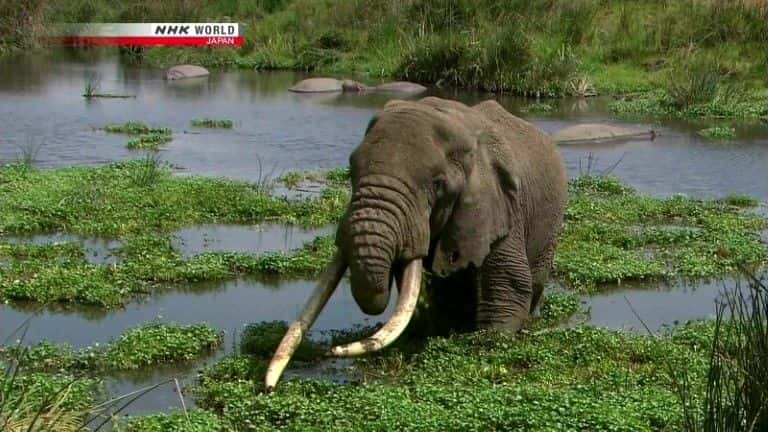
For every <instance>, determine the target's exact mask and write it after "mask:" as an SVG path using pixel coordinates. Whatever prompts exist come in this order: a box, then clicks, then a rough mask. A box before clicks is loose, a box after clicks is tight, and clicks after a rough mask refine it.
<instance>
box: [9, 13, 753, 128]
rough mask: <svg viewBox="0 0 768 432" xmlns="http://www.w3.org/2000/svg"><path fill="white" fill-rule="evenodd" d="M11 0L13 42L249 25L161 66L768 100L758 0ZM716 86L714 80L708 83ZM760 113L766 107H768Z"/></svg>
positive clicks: (741, 110)
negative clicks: (119, 27)
mask: <svg viewBox="0 0 768 432" xmlns="http://www.w3.org/2000/svg"><path fill="white" fill-rule="evenodd" d="M6 3H8V4H7V5H4V6H0V10H6V12H7V13H6V14H0V16H5V17H6V18H5V19H4V20H3V21H2V22H0V29H2V30H0V35H2V40H3V43H2V44H0V46H2V47H4V50H6V51H9V50H12V49H14V48H22V47H24V48H26V47H29V46H33V45H35V44H36V41H37V39H36V38H35V36H36V35H38V36H39V34H41V32H42V28H43V26H42V25H41V23H45V22H57V21H67V22H93V21H105V22H120V21H129V22H132V21H147V20H149V21H152V20H154V21H155V22H158V21H159V22H162V21H169V20H170V21H179V20H186V21H187V22H189V21H195V20H202V21H206V19H207V18H211V17H217V18H223V17H227V19H231V20H236V21H238V22H240V23H241V24H242V25H243V26H242V31H243V33H244V36H245V44H244V45H243V46H242V47H241V48H238V49H228V48H212V49H208V50H201V49H199V48H195V49H175V48H171V49H169V48H158V49H151V50H148V51H146V52H144V53H142V54H141V55H140V56H139V59H141V60H143V61H144V62H145V63H147V64H149V65H155V66H167V65H171V64H174V63H196V64H201V65H204V66H208V67H236V68H248V69H252V68H256V69H297V70H309V71H317V72H323V73H344V74H357V75H362V76H363V77H366V76H367V77H368V79H370V80H378V79H382V78H393V79H407V80H412V81H418V82H422V83H427V84H438V85H445V86H460V87H470V88H478V89H483V90H489V91H503V92H514V93H520V94H526V95H535V96H563V95H589V94H594V93H595V92H597V93H602V94H625V93H636V92H647V91H648V90H652V89H658V92H656V93H650V94H649V95H648V97H646V98H641V99H640V100H642V101H644V102H634V103H631V104H628V103H625V104H623V105H620V106H618V107H617V110H619V111H622V112H624V113H627V112H633V113H641V114H649V107H648V104H649V103H651V102H648V100H649V98H650V100H652V105H653V106H654V109H653V110H652V112H654V113H657V112H659V111H663V112H664V113H665V114H667V113H674V114H684V115H705V114H723V113H724V112H725V113H728V112H731V111H732V109H738V112H737V116H744V115H753V114H755V109H754V108H755V106H757V105H754V104H752V105H750V106H749V107H744V106H740V105H739V104H735V103H730V104H728V103H726V105H730V108H729V109H728V110H717V109H715V110H711V109H710V110H704V111H702V109H701V107H702V106H707V105H716V106H719V105H721V104H722V103H723V102H722V101H723V100H724V98H725V97H726V95H736V96H735V97H734V98H735V99H737V100H741V99H745V98H751V99H756V100H758V101H762V102H765V101H766V99H768V98H767V97H766V95H765V93H764V92H763V91H762V90H764V89H765V88H766V75H765V73H764V71H765V68H766V65H768V53H766V50H765V49H763V47H764V46H765V43H766V42H768V32H766V30H765V20H766V18H768V6H766V5H765V3H764V2H757V1H749V0H735V1H729V2H725V1H720V0H681V1H678V0H675V1H672V0H652V1H646V2H635V1H629V0H621V1H612V2H607V1H604V0H577V1H568V0H555V1H549V2H537V3H535V4H530V3H529V2H524V1H512V2H503V1H499V0H484V1H480V2H473V1H468V0H416V1H409V2H401V1H393V2H377V1H373V0H353V1H347V0H325V1H322V2H316V1H314V0H237V1H224V0H218V1H211V2H204V1H201V0H193V1H188V0H185V1H181V0H171V1H167V2H162V3H156V2H152V1H146V0H141V1H138V2H133V3H130V4H115V3H113V2H108V1H106V0H79V1H74V2H69V1H67V2H64V1H52V2H32V3H30V4H29V5H28V6H25V7H24V8H19V7H16V6H14V4H13V2H6ZM34 24H37V25H36V26H35V25H34ZM19 28H24V31H23V32H19V31H18V29H19ZM30 29H31V31H28V30H30ZM134 55H135V53H134ZM704 88H709V89H710V90H709V91H707V92H703V93H702V92H701V90H702V89H704ZM693 99H698V100H693ZM669 100H671V101H672V104H671V105H670V104H668V103H667V102H668V101H669ZM681 103H683V105H680V104H681ZM712 111H714V112H712ZM757 111H758V112H757V114H760V115H765V114H766V112H765V108H764V107H763V109H758V110H757Z"/></svg>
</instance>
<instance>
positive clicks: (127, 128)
mask: <svg viewBox="0 0 768 432" xmlns="http://www.w3.org/2000/svg"><path fill="white" fill-rule="evenodd" d="M102 129H103V130H104V131H105V132H109V133H122V134H130V135H138V134H163V135H168V134H170V133H171V129H170V128H165V127H159V126H149V125H147V124H145V123H141V122H127V123H121V124H113V123H110V124H108V125H106V126H104V127H103V128H102Z"/></svg>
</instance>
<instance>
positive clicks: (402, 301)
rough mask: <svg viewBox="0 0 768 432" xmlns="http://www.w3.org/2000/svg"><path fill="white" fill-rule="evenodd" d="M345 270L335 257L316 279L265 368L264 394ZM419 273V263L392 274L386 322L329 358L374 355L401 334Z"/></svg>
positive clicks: (414, 297)
mask: <svg viewBox="0 0 768 432" xmlns="http://www.w3.org/2000/svg"><path fill="white" fill-rule="evenodd" d="M400 267H401V266H400V265H394V266H393V268H392V270H393V271H391V272H390V274H392V273H395V272H396V271H397V270H398V269H399V268H400ZM346 269H347V262H346V261H345V260H344V259H343V258H342V255H341V254H339V253H337V254H336V256H335V257H334V258H333V261H331V263H330V264H329V265H328V267H327V268H326V269H325V272H324V273H323V274H322V276H321V277H320V280H319V281H318V284H317V287H316V288H315V290H314V292H313V293H312V294H311V295H310V297H309V299H308V300H307V303H306V305H305V306H304V309H303V310H302V312H301V313H300V314H299V317H298V318H297V319H296V320H295V321H294V322H293V323H292V324H291V326H290V327H289V328H288V331H287V332H286V333H285V336H283V339H282V341H280V345H279V346H278V347H277V350H276V351H275V354H274V355H273V357H272V361H270V363H269V366H268V367H267V373H266V377H265V379H264V384H265V388H266V390H267V391H271V390H272V389H274V387H275V385H276V384H277V381H278V380H279V379H280V375H282V373H283V370H284V369H285V367H286V366H287V364H288V361H290V359H291V356H292V355H293V352H294V351H295V350H296V348H297V347H298V346H299V344H300V343H301V339H302V337H303V336H304V334H305V333H306V332H307V331H308V330H309V328H310V327H311V326H312V324H313V323H314V321H315V319H316V318H317V316H318V315H319V314H320V311H321V310H322V309H323V307H324V306H325V304H326V303H327V302H328V299H329V298H330V297H331V294H333V291H334V290H335V289H336V286H337V285H338V284H339V281H340V280H341V278H342V276H343V275H344V272H345V271H346ZM421 273H422V262H421V259H414V260H411V261H409V262H407V263H406V264H405V265H404V266H403V270H402V273H395V274H400V277H399V278H398V282H399V283H398V288H399V296H398V299H397V305H396V306H395V311H394V312H393V313H392V316H391V317H390V318H389V320H388V321H387V322H386V323H385V324H384V325H383V326H382V327H381V328H380V329H379V330H378V331H376V332H375V333H374V334H373V335H371V336H369V337H367V338H365V339H362V340H360V341H357V342H352V343H348V344H345V345H339V346H335V347H333V348H331V350H330V351H329V355H332V356H338V357H350V356H356V355H361V354H365V353H370V352H374V351H378V350H380V349H382V348H384V347H386V346H388V345H389V344H391V343H392V342H394V341H395V339H397V338H398V336H400V334H401V333H402V332H403V330H405V327H406V326H407V325H408V323H409V322H410V321H411V318H412V317H413V312H414V310H416V303H417V301H418V299H419V291H420V289H421Z"/></svg>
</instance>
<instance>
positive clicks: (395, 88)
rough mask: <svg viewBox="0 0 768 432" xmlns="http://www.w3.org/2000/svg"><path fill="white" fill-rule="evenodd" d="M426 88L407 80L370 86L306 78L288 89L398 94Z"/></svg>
mask: <svg viewBox="0 0 768 432" xmlns="http://www.w3.org/2000/svg"><path fill="white" fill-rule="evenodd" d="M426 89H427V88H426V87H424V86H422V85H420V84H416V83H411V82H407V81H396V82H390V83H384V84H380V85H377V86H373V87H372V86H368V85H365V84H363V83H361V82H359V81H355V80H350V79H344V80H338V79H335V78H308V79H305V80H302V81H299V82H297V83H296V84H294V85H293V87H291V88H289V89H288V90H289V91H292V92H296V93H330V92H345V93H360V92H382V93H384V92H387V93H400V94H417V93H421V92H423V91H424V90H426Z"/></svg>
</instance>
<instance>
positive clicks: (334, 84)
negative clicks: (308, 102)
mask: <svg viewBox="0 0 768 432" xmlns="http://www.w3.org/2000/svg"><path fill="white" fill-rule="evenodd" d="M288 90H290V91H292V92H297V93H323V92H340V91H342V81H340V80H337V79H334V78H309V79H305V80H303V81H299V82H297V83H296V84H294V85H293V87H291V88H289V89H288Z"/></svg>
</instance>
